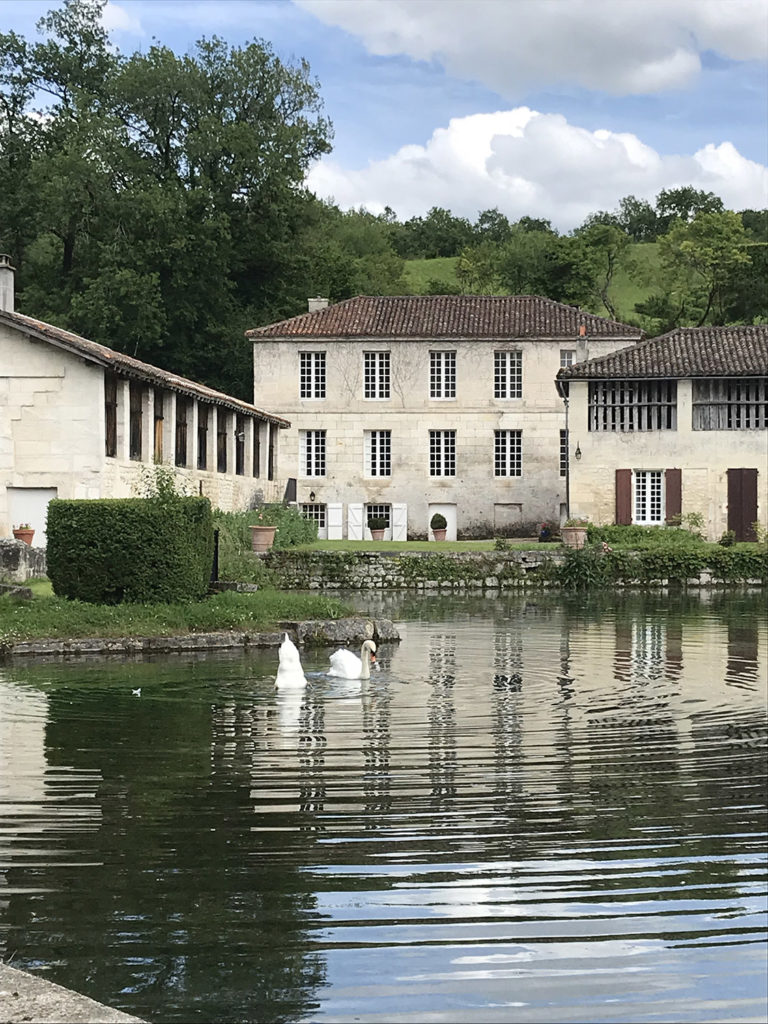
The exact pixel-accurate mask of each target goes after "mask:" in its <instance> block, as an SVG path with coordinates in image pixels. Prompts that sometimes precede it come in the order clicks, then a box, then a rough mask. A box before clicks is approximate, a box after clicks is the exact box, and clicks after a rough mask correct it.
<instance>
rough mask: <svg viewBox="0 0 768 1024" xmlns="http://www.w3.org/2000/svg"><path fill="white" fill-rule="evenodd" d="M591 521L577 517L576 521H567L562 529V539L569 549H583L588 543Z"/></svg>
mask: <svg viewBox="0 0 768 1024" xmlns="http://www.w3.org/2000/svg"><path fill="white" fill-rule="evenodd" d="M588 526H589V520H588V519H586V518H584V517H580V516H577V517H576V518H575V519H566V521H565V522H564V523H563V525H562V526H561V527H560V537H561V539H562V541H563V544H564V545H565V546H566V547H567V548H583V547H584V545H585V544H586V543H587V527H588Z"/></svg>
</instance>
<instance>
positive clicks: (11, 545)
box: [0, 539, 47, 583]
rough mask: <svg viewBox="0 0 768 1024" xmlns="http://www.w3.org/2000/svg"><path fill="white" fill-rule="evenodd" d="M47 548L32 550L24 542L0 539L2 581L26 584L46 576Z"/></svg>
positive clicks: (0, 578) (0, 575) (0, 577)
mask: <svg viewBox="0 0 768 1024" xmlns="http://www.w3.org/2000/svg"><path fill="white" fill-rule="evenodd" d="M46 571H47V569H46V563H45V548H31V547H30V546H29V544H25V543H24V541H23V540H4V539H0V580H3V581H7V582H9V583H24V582H25V581H26V580H28V579H30V578H32V577H37V576H45V574H46Z"/></svg>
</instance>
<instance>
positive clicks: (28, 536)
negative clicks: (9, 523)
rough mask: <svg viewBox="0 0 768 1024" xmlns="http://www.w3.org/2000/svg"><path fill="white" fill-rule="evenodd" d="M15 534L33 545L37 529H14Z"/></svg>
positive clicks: (18, 538)
mask: <svg viewBox="0 0 768 1024" xmlns="http://www.w3.org/2000/svg"><path fill="white" fill-rule="evenodd" d="M13 536H14V537H15V538H16V540H23V541H24V543H25V544H29V546H30V547H31V546H32V538H33V537H34V536H35V531H34V530H23V529H18V530H14V531H13Z"/></svg>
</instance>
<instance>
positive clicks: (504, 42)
mask: <svg viewBox="0 0 768 1024" xmlns="http://www.w3.org/2000/svg"><path fill="white" fill-rule="evenodd" d="M294 2H295V3H297V4H298V5H299V6H300V7H302V8H304V9H305V10H306V11H308V12H309V13H311V14H314V15H315V16H316V17H318V18H319V19H321V20H322V21H324V22H325V23H327V24H330V25H335V26H338V27H340V28H342V29H344V30H346V31H347V32H350V33H352V34H353V35H356V36H358V37H359V38H360V39H361V40H362V41H363V43H364V45H365V46H366V47H367V48H368V50H369V51H370V52H371V53H374V54H377V55H379V56H393V55H395V54H406V55H407V56H410V57H412V58H414V59H415V60H426V61H429V60H435V61H438V62H439V63H441V64H442V65H443V66H444V67H445V69H446V70H447V71H448V72H449V73H450V74H452V75H455V76H458V77H461V78H465V79H473V80H476V81H479V82H483V83H484V84H485V85H487V86H489V87H491V88H493V89H495V90H496V91H497V92H499V93H500V94H501V95H503V96H506V97H508V98H510V99H511V98H519V97H520V96H521V95H522V94H523V93H525V92H527V91H530V90H531V89H533V88H539V87H542V86H553V85H562V84H564V83H574V84H576V85H580V86H584V87H586V88H589V89H599V90H602V91H605V92H609V93H613V94H615V95H626V94H636V93H642V94H646V93H655V92H662V91H664V90H668V89H678V88H685V87H687V86H689V85H691V84H692V82H693V80H694V79H695V77H696V76H697V74H698V72H699V70H700V68H701V59H700V55H701V53H702V52H703V51H705V50H715V51H716V52H718V53H720V54H721V55H722V56H724V57H729V58H731V59H734V60H750V59H757V58H760V57H764V56H766V54H768V13H767V12H766V7H765V2H764V0H728V2H727V3H724V2H723V0H621V2H620V3H619V2H617V0H545V2H544V0H514V2H513V3H509V2H504V0H418V3H416V2H414V0H355V2H350V0H294Z"/></svg>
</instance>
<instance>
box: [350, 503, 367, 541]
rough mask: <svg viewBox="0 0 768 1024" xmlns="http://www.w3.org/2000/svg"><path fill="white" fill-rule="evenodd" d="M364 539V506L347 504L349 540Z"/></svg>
mask: <svg viewBox="0 0 768 1024" xmlns="http://www.w3.org/2000/svg"><path fill="white" fill-rule="evenodd" d="M362 539H363V506H362V505H347V540H362Z"/></svg>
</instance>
